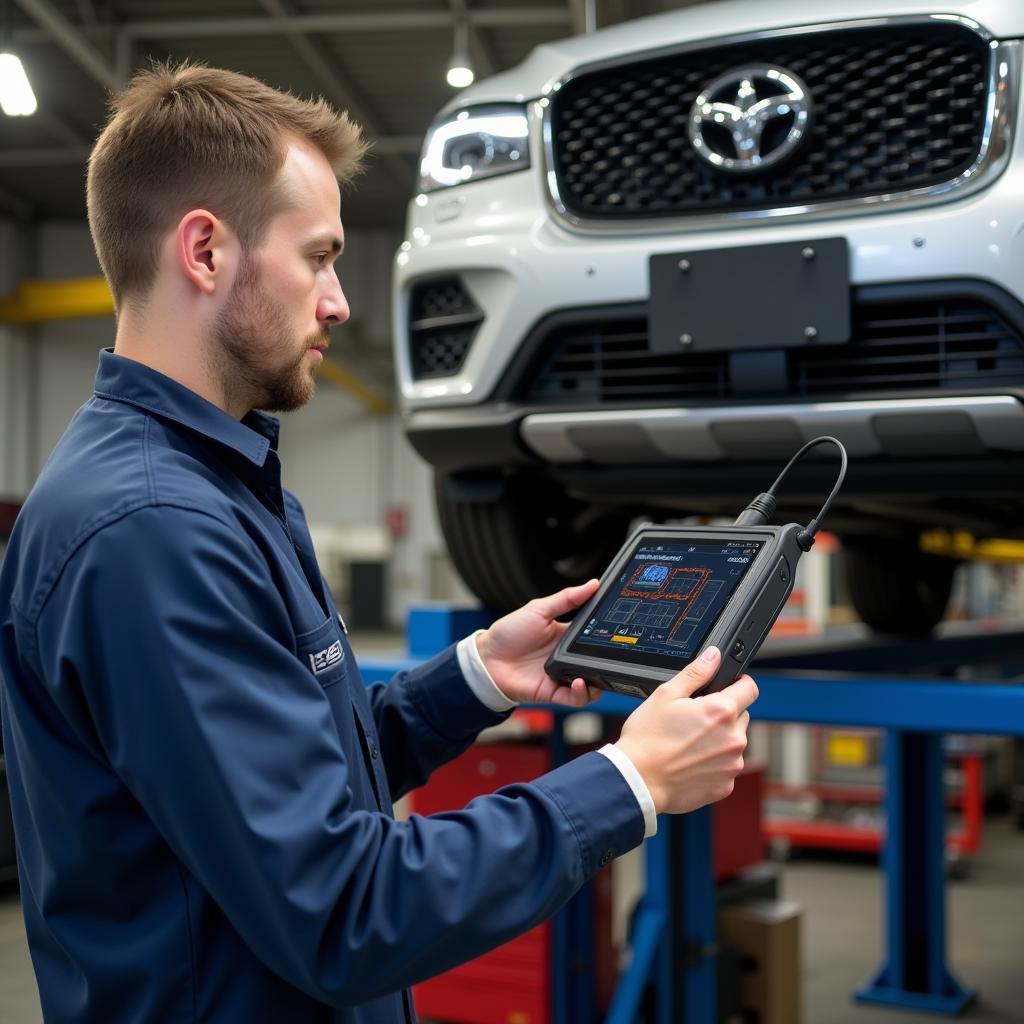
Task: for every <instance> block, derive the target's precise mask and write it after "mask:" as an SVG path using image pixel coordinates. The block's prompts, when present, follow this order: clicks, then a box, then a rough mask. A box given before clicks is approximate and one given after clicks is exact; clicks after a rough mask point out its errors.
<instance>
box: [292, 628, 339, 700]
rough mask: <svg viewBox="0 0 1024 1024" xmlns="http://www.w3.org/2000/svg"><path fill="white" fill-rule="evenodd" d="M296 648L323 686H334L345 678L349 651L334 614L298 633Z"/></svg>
mask: <svg viewBox="0 0 1024 1024" xmlns="http://www.w3.org/2000/svg"><path fill="white" fill-rule="evenodd" d="M295 649H296V653H297V654H298V657H299V660H300V661H301V662H302V663H303V664H304V665H305V666H306V668H307V669H308V670H309V671H310V672H311V673H312V674H313V676H314V677H315V678H316V679H317V680H318V681H319V682H320V685H321V686H323V687H328V686H333V685H334V684H335V683H337V682H340V681H341V680H342V679H344V678H345V675H346V674H347V672H348V653H347V651H346V647H345V644H344V643H342V639H341V634H340V632H339V628H338V620H337V619H336V618H334V616H331V618H329V619H325V620H324V621H323V622H322V623H321V624H320V625H319V626H317V627H316V629H311V630H309V631H308V632H306V633H298V634H296V637H295Z"/></svg>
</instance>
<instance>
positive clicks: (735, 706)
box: [615, 647, 757, 814]
mask: <svg viewBox="0 0 1024 1024" xmlns="http://www.w3.org/2000/svg"><path fill="white" fill-rule="evenodd" d="M721 658H722V655H721V652H720V651H719V650H718V649H717V648H714V647H709V648H708V649H707V650H706V651H705V652H704V653H703V654H702V655H701V656H700V658H698V659H697V660H696V661H693V662H691V663H690V664H689V665H687V666H686V668H684V669H683V671H682V672H680V673H679V674H678V675H677V676H675V677H673V678H672V679H670V680H669V681H668V682H666V683H662V684H661V686H659V687H658V688H657V689H656V690H655V691H654V693H652V694H651V695H650V697H648V698H647V700H645V701H644V702H643V704H641V705H640V707H638V708H637V709H636V710H635V711H634V712H633V713H632V714H631V715H630V716H629V718H627V719H626V722H625V724H624V725H623V726H622V734H621V735H620V737H619V740H618V742H617V743H616V744H615V745H616V746H617V747H618V748H619V749H620V750H621V751H622V752H623V753H624V754H626V755H628V757H629V759H630V760H631V761H632V762H633V764H634V765H636V769H637V771H638V772H639V773H640V775H641V777H642V778H643V780H644V782H645V783H646V784H647V788H648V790H649V791H650V794H651V799H652V800H653V801H654V809H655V811H657V813H659V814H662V813H667V814H681V813H684V812H686V811H693V810H696V809H697V808H698V807H703V806H704V805H705V804H709V803H713V802H714V801H715V800H721V799H722V798H723V797H726V796H728V795H729V794H730V793H731V792H732V788H733V780H734V779H735V778H736V776H737V775H738V774H739V773H740V772H741V771H742V770H743V751H744V750H745V749H746V746H747V726H748V724H749V723H750V713H749V712H748V711H747V708H748V707H750V705H751V704H753V703H754V701H755V700H757V684H756V683H755V682H754V680H753V679H751V678H750V676H741V677H740V678H739V679H737V680H736V682H735V683H733V684H732V685H731V686H728V687H726V689H724V690H721V691H719V692H718V693H709V694H707V695H706V696H703V697H694V696H693V694H695V693H696V692H697V691H698V690H699V689H700V688H701V687H702V686H705V685H707V683H708V682H710V681H711V679H712V677H713V676H714V674H715V671H716V669H717V668H718V663H719V661H720V660H721Z"/></svg>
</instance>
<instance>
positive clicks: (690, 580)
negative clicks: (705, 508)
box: [545, 437, 846, 697]
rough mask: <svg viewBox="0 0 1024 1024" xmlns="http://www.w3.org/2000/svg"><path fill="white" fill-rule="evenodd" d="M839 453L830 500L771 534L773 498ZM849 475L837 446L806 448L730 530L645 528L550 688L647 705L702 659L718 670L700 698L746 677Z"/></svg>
mask: <svg viewBox="0 0 1024 1024" xmlns="http://www.w3.org/2000/svg"><path fill="white" fill-rule="evenodd" d="M825 443H829V444H834V445H835V446H836V447H837V448H838V449H839V454H840V458H841V460H842V465H841V468H840V472H839V477H838V479H837V481H836V484H835V486H834V487H833V489H832V493H831V494H830V495H829V496H828V499H827V500H826V502H825V504H824V505H823V506H822V509H821V511H820V512H819V513H818V515H817V517H816V518H815V519H813V520H812V521H811V522H810V523H809V524H808V525H807V526H800V525H799V524H797V523H790V524H789V525H788V526H769V525H767V523H768V519H769V518H770V517H771V515H772V513H773V512H774V511H775V507H776V504H777V499H776V496H775V494H776V489H777V488H778V487H779V485H780V484H781V483H782V481H783V480H784V479H785V477H786V474H787V473H788V472H789V470H790V468H791V467H792V466H793V465H794V464H795V463H796V462H797V461H798V460H799V459H800V458H802V457H803V455H804V454H805V453H806V452H807V451H809V450H810V449H811V448H814V447H816V446H817V445H820V444H825ZM845 476H846V450H845V449H844V448H843V446H842V444H841V443H840V442H839V441H837V440H836V439H835V438H834V437H819V438H816V439H815V440H813V441H810V442H808V443H807V444H806V445H804V447H803V448H801V449H800V451H799V452H797V454H796V455H794V456H793V458H792V459H791V460H790V462H789V464H788V465H787V466H786V468H785V469H784V470H783V471H782V473H780V474H779V477H778V479H777V480H776V481H775V483H774V484H772V486H771V488H770V489H769V490H768V491H767V492H765V493H763V494H759V495H758V496H757V497H756V498H755V499H754V500H753V501H752V502H751V503H750V504H749V505H748V506H747V508H746V509H745V510H744V511H743V513H742V514H741V515H740V516H739V518H738V519H737V520H736V522H735V523H734V524H733V525H732V526H655V525H645V526H641V527H640V528H639V529H638V530H637V531H636V532H635V533H634V534H633V536H632V537H630V538H629V540H628V541H627V542H626V544H625V546H624V547H623V548H622V550H621V551H620V552H619V553H618V555H617V556H616V557H615V560H614V561H613V562H612V564H611V566H610V567H609V569H608V571H607V572H606V573H605V575H604V578H603V579H602V581H601V586H600V587H599V588H598V590H597V593H596V594H595V595H594V596H593V597H592V598H591V599H590V601H588V602H587V604H586V605H585V606H584V607H583V608H582V609H581V610H580V611H579V612H578V613H577V614H576V616H575V618H574V619H573V621H572V623H571V624H570V626H569V629H568V630H567V631H566V632H565V634H564V635H563V636H562V639H561V641H560V642H559V643H558V646H557V647H556V648H555V650H554V651H553V652H552V654H551V657H550V658H549V659H548V662H547V665H546V666H545V668H546V670H547V673H548V675H549V676H551V678H552V679H556V680H559V681H561V682H563V683H566V684H569V683H571V682H572V681H573V680H574V679H576V678H579V677H582V678H583V679H586V680H587V682H589V683H592V684H594V685H595V686H600V687H602V688H603V689H606V690H614V691H616V692H617V693H625V694H629V695H630V696H633V697H647V696H648V695H649V694H650V693H651V692H652V691H653V690H654V688H655V687H656V686H658V685H659V684H660V683H663V682H665V681H666V680H667V679H671V678H672V676H674V675H675V674H676V673H677V672H679V671H680V669H682V668H684V667H685V666H686V665H687V664H689V663H690V662H691V661H693V659H694V658H695V657H696V656H697V655H698V654H700V652H701V651H703V650H704V648H705V647H708V646H712V645H713V646H715V647H718V648H719V649H720V650H721V652H722V662H721V665H720V667H719V669H718V672H717V674H716V675H715V678H714V679H713V680H712V681H711V682H710V683H709V684H708V685H707V686H706V687H705V688H704V689H703V690H702V692H703V693H710V692H712V691H714V690H721V689H722V688H723V687H726V686H728V685H729V683H731V682H733V681H734V680H735V679H736V678H737V677H738V676H740V675H742V674H743V672H744V671H745V670H746V667H747V664H748V663H749V662H750V659H751V658H752V657H753V656H754V654H755V653H756V652H757V649H758V648H759V647H760V646H761V643H762V641H763V640H764V638H765V637H766V636H767V635H768V631H769V630H770V629H771V627H772V625H773V624H774V622H775V620H776V619H777V618H778V616H779V612H781V611H782V608H783V605H785V603H786V600H787V598H788V597H789V595H790V593H791V592H792V590H793V578H794V576H795V574H796V566H797V562H798V561H799V560H800V556H801V555H802V554H803V553H804V552H805V551H809V550H810V549H811V547H812V546H813V544H814V536H815V534H816V533H817V531H818V527H819V525H820V523H821V520H822V519H824V517H825V515H826V513H827V512H828V509H829V507H830V506H831V504H832V500H833V498H834V497H835V496H836V494H837V492H838V491H839V488H840V486H842V482H843V479H844V478H845Z"/></svg>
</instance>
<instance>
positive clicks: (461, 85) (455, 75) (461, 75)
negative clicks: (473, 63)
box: [447, 62, 476, 89]
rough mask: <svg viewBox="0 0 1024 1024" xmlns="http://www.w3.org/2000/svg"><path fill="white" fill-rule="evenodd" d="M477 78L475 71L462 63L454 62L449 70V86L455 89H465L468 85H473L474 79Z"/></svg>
mask: <svg viewBox="0 0 1024 1024" xmlns="http://www.w3.org/2000/svg"><path fill="white" fill-rule="evenodd" d="M475 77H476V76H475V75H474V74H473V69H472V68H471V67H467V66H466V65H465V64H464V63H462V62H459V63H455V62H453V63H452V65H451V67H450V68H448V75H447V78H448V84H449V85H450V86H451V87H452V88H453V89H465V88H466V86H467V85H472V84H473V79H474V78H475Z"/></svg>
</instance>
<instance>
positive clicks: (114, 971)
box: [0, 65, 757, 1024]
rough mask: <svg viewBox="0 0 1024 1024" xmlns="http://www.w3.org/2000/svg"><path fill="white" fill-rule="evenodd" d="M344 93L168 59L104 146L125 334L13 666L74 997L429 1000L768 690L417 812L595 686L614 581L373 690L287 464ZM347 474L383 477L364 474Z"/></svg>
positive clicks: (37, 869)
mask: <svg viewBox="0 0 1024 1024" xmlns="http://www.w3.org/2000/svg"><path fill="white" fill-rule="evenodd" d="M363 149H364V144H363V142H362V141H361V137H360V133H359V130H358V128H357V127H356V126H355V125H354V124H353V123H352V122H350V120H349V119H348V118H347V116H346V115H344V114H336V113H335V112H334V111H332V110H331V109H330V107H329V106H328V105H327V104H326V103H324V102H323V101H317V102H306V101H302V100H299V99H297V98H295V97H293V96H291V95H286V94H282V93H280V92H277V91H275V90H273V89H270V88H269V87H267V86H265V85H263V84H262V83H260V82H257V81H255V80H253V79H251V78H248V77H245V76H242V75H239V74H235V73H232V72H228V71H222V70H216V69H210V68H206V67H204V66H201V65H180V66H170V65H154V66H153V67H152V68H150V69H149V70H147V71H145V72H142V73H140V74H139V75H137V76H136V77H135V78H134V79H133V81H132V82H131V84H130V85H129V86H128V87H127V89H126V90H125V91H124V92H122V93H121V94H120V95H119V96H118V97H116V98H115V100H114V102H113V105H112V113H111V117H110V120H109V122H108V123H107V125H106V127H105V128H104V130H103V132H102V133H101V135H100V137H99V139H98V141H97V142H96V145H95V148H94V149H93V152H92V155H91V158H90V162H89V173H88V210H89V222H90V227H91V230H92V233H93V238H94V241H95V244H96V250H97V253H98V255H99V259H100V263H101V264H102V267H103V270H104V273H105V274H106V276H107V279H108V281H109V282H110V287H111V290H112V292H113V295H114V299H115V303H116V306H117V332H116V339H115V344H114V347H113V349H112V350H111V349H107V350H104V351H103V352H102V353H101V354H100V361H99V369H98V371H97V375H96V386H95V394H94V395H93V396H92V398H91V399H90V400H89V401H87V402H86V404H85V405H84V406H83V407H82V408H81V409H80V410H79V411H78V412H77V413H76V415H75V416H74V418H73V419H72V421H71V424H70V426H69V427H68V430H67V432H66V433H65V435H64V437H63V438H62V439H61V441H60V442H59V443H58V445H57V447H56V449H55V451H54V452H53V454H52V456H51V457H50V459H49V460H48V462H47V465H46V467H45V468H44V470H43V472H42V474H41V475H40V477H39V480H38V481H37V483H36V485H35V487H34V488H33V490H32V493H31V494H30V495H29V497H28V499H27V501H26V503H25V505H24V508H23V511H22V514H21V516H20V517H19V519H18V522H17V524H16V527H15V530H14V533H13V536H12V538H11V541H10V546H9V550H8V553H7V556H6V558H5V561H4V564H3V569H2V573H0V674H2V677H3V690H2V698H3V703H2V714H3V737H4V745H5V753H6V757H7V771H8V777H9V784H10V790H11V802H12V807H13V812H14V820H15V828H16V835H17V844H18V859H19V869H20V877H21V883H22V901H23V906H24V914H25V920H26V925H27V932H28V940H29V945H30V949H31V954H32V960H33V965H34V968H35V971H36V975H37V979H38V982H39V988H40V995H41V1000H42V1006H43V1012H44V1016H45V1019H46V1020H47V1021H49V1022H64V1021H76V1022H80V1021H97V1022H103V1024H116V1022H121V1021H124V1022H128V1021H131V1022H135V1024H137V1022H140V1021H159V1022H168V1021H178V1020H182V1021H183V1020H189V1021H218V1022H222V1021H245V1022H254V1021H285V1020H287V1021H289V1024H297V1022H302V1021H324V1020H337V1021H353V1022H354V1021H358V1022H389V1024H390V1022H400V1021H411V1020H412V1019H413V1009H412V1004H411V999H410V996H409V994H408V986H409V985H411V984H413V983H414V982H417V981H420V980H422V979H424V978H426V977H428V976H431V975H434V974H437V973H438V972H440V971H444V970H446V969H447V968H450V967H452V966H454V965H456V964H458V963H461V962H464V961H466V960H469V959H470V958H472V957H475V956H477V955H479V954H481V953H483V952H485V951H486V950H489V949H491V948H493V947H494V946H497V945H498V944H500V943H502V942H505V941H506V940H508V939H510V938H512V937H514V936H516V935H519V934H520V933H522V932H524V931H526V930H527V929H529V928H531V927H533V926H534V925H536V924H537V923H538V922H540V921H542V920H543V919H545V918H546V917H548V916H549V915H550V914H552V913H553V912H555V911H556V910H557V909H558V908H559V907H561V906H562V905H563V904H564V903H565V902H566V901H567V900H568V899H569V897H570V896H572V895H573V893H574V892H576V891H577V890H578V889H579V887H580V886H581V885H582V884H583V883H584V882H585V881H587V879H589V878H590V877H591V876H592V875H593V874H594V873H595V872H596V871H597V870H598V869H599V868H601V867H602V866H604V865H606V864H607V863H608V862H609V861H610V860H611V859H612V858H613V857H615V856H616V855H618V854H621V853H623V852H625V851H627V850H629V849H631V848H633V847H635V846H637V845H638V844H639V843H640V842H641V841H642V840H643V838H644V837H645V836H649V835H651V834H653V832H654V831H655V829H656V819H655V815H656V813H659V812H668V813H677V812H685V811H688V810H691V809H693V808H696V807H699V806H701V805H703V804H706V803H708V802H710V801H712V800H715V799H718V798H721V797H723V796H725V795H726V794H727V793H728V792H730V790H731V787H732V780H733V778H734V776H735V775H736V774H737V772H738V771H739V770H740V769H741V767H742V763H743V762H742V752H743V749H744V747H745V744H746V729H747V724H748V721H749V715H748V712H747V710H746V709H747V707H748V705H750V704H751V703H752V701H753V700H754V699H755V698H756V695H757V689H756V686H755V684H754V682H753V680H751V679H750V678H749V677H743V678H742V679H741V680H740V681H738V682H737V683H736V684H734V685H733V686H732V687H730V688H729V689H728V690H726V691H724V692H722V693H718V694H714V695H712V696H708V697H702V698H697V699H690V695H691V694H692V693H694V692H695V691H696V690H697V689H699V688H700V686H701V685H702V684H703V683H704V682H705V681H706V680H708V679H709V678H710V677H711V676H712V675H713V672H714V668H715V665H716V664H717V659H718V658H719V657H720V655H719V653H718V652H717V651H715V650H709V651H707V652H705V654H704V655H703V656H702V658H701V659H698V660H697V661H695V662H694V663H693V664H692V665H690V666H689V667H688V668H687V669H686V670H684V671H683V672H682V673H681V674H680V675H679V676H678V677H677V678H676V679H675V680H673V681H671V682H670V683H667V684H665V685H664V686H662V687H661V688H660V689H659V690H658V691H657V692H656V693H655V694H654V695H653V696H652V697H651V698H649V699H648V700H647V701H646V702H645V703H644V704H642V705H640V706H639V707H638V708H637V709H636V711H635V712H634V713H633V714H632V715H631V716H630V717H629V719H628V720H627V721H626V723H625V726H624V727H623V730H622V734H621V737H620V739H619V740H618V742H617V743H615V744H613V745H612V744H609V745H608V746H606V747H605V748H604V749H603V750H601V751H594V752H591V753H588V754H584V755H583V756H581V757H578V758H576V759H575V760H573V761H571V762H570V763H568V764H566V765H563V766H561V767H558V768H556V769H555V770H553V771H551V772H549V773H548V774H546V775H544V776H542V777H541V778H539V779H537V780H536V781H534V782H531V783H528V784H522V785H515V786H510V787H507V788H505V789H503V790H501V791H500V792H498V793H495V794H493V795H490V796H486V797H483V798H481V799H478V800H475V801H474V802H473V803H472V804H471V805H470V806H469V807H467V808H466V809H465V810H462V811H459V812H454V813H448V814H442V815H435V816H431V817H421V816H416V815H414V816H412V818H411V819H409V820H408V821H404V822H398V821H396V820H395V819H394V816H393V813H392V801H393V800H395V799H397V798H398V797H399V796H401V795H402V794H403V793H406V792H408V791H409V790H410V789H412V788H414V787H415V786H418V785H420V784H421V783H423V782H424V781H425V780H426V779H427V778H428V776H429V775H430V773H431V771H432V770H433V769H434V768H436V767H437V766H438V765H440V764H442V763H444V762H446V761H448V760H450V759H451V758H453V757H455V756H456V755H457V754H459V753H460V752H461V751H463V750H464V749H465V748H466V747H467V746H468V745H469V744H470V743H472V742H473V739H474V738H475V737H476V735H477V733H478V732H479V731H480V730H481V729H482V728H484V727H486V726H491V725H494V724H495V723H497V722H500V721H501V720H502V719H503V718H504V717H505V716H506V715H508V714H509V712H510V709H511V708H513V707H514V706H515V704H516V703H517V702H519V701H524V700H529V701H541V702H543V701H549V702H555V703H562V704H569V705H572V706H578V707H579V706H584V705H585V704H586V703H587V702H588V701H589V700H591V699H593V697H594V696H596V693H595V692H591V691H589V690H588V688H587V686H586V685H585V684H584V682H583V680H580V679H577V680H576V681H575V682H574V683H573V684H572V686H571V687H560V686H556V685H555V684H554V682H553V681H552V680H551V679H549V678H547V677H546V676H545V675H544V672H543V664H544V660H545V657H546V656H547V654H548V653H549V652H550V650H551V649H552V647H553V645H554V643H555V641H556V640H557V638H558V637H559V636H560V635H561V632H562V631H563V630H564V629H565V628H566V627H565V626H564V625H563V624H561V623H559V622H557V621H556V619H557V618H558V617H559V616H563V615H564V614H566V613H567V612H570V611H572V610H573V609H574V608H576V607H578V606H579V605H580V604H582V603H583V602H584V601H586V600H587V598H589V597H590V595H591V594H592V593H593V592H594V589H595V586H596V582H597V581H596V580H592V581H590V582H589V583H587V584H584V585H582V586H578V587H574V588H571V589H568V590H564V591H562V592H561V593H559V594H556V595H554V596H551V597H546V598H542V599H538V600H535V601H532V602H530V603H529V604H527V605H526V606H524V607H523V608H521V609H520V610H518V611H515V612H513V613H512V614H510V615H508V616H506V617H505V618H503V619H500V620H498V621H497V622H496V623H495V624H494V625H493V626H492V627H491V628H489V629H487V630H484V631H482V632H480V633H478V634H477V635H475V636H474V637H470V638H467V639H466V640H464V641H462V642H461V643H460V644H458V645H456V647H454V648H452V649H450V650H448V651H446V652H445V653H443V654H441V655H440V656H438V657H436V658H434V659H433V660H432V661H430V662H428V663H426V664H425V665H423V666H421V667H418V668H416V669H414V670H412V671H409V672H405V673H402V674H400V675H399V676H397V677H396V678H395V679H394V680H392V681H391V683H390V684H388V685H383V684H380V685H375V686H371V687H369V688H366V687H364V685H363V683H362V681H361V679H360V676H359V670H358V668H357V666H356V664H355V661H354V658H353V655H352V651H351V648H350V647H349V644H348V641H347V638H346V636H345V631H344V625H343V623H342V622H341V620H340V617H339V615H338V612H337V609H336V608H335V606H334V603H333V600H332V598H331V594H330V592H329V591H328V589H327V587H326V585H325V583H324V581H323V578H322V576H321V574H320V571H319V569H318V567H317V564H316V558H315V555H314V552H313V546H312V543H311V540H310V534H309V529H308V527H307V524H306V521H305V517H304V514H303V511H302V508H301V506H300V505H299V503H298V501H297V500H296V499H295V498H294V497H293V496H292V495H291V494H290V493H288V492H287V491H285V490H283V489H282V486H281V465H280V462H279V459H278V452H277V438H278V422H277V420H275V419H272V418H271V417H270V416H269V415H267V414H266V413H265V412H262V411H256V410H272V411H287V410H290V409H295V408H297V407H299V406H301V405H303V404H304V403H305V402H307V401H308V400H309V399H310V398H311V397H312V394H313V391H314V376H313V375H314V371H315V369H316V367H317V366H318V365H319V363H320V362H321V360H322V358H323V352H324V350H326V348H327V347H328V344H329V330H330V328H331V327H332V326H334V325H335V324H340V323H343V322H344V321H345V320H346V319H347V317H348V315H349V309H348V305H347V302H346V299H345V296H344V294H343V293H342V289H341V285H340V283H339V280H338V277H337V275H336V273H335V270H334V260H335V258H336V257H337V255H338V254H339V253H340V251H341V249H342V247H343V240H344V236H343V232H342V225H341V221H340V219H339V208H340V191H339V185H338V181H339V180H342V181H344V180H346V179H349V178H351V176H352V175H353V173H354V172H355V171H356V169H357V167H358V165H359V163H360V161H361V157H362V152H363ZM336 485H337V486H338V487H339V488H342V487H358V486H359V481H358V480H353V479H345V478H344V477H339V478H338V479H337V481H336Z"/></svg>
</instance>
